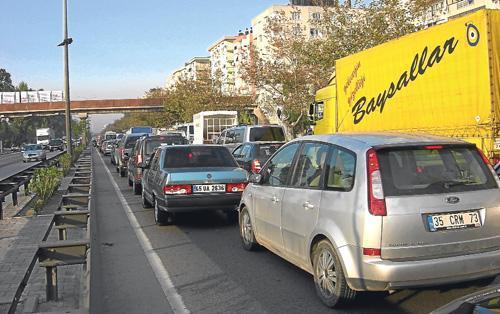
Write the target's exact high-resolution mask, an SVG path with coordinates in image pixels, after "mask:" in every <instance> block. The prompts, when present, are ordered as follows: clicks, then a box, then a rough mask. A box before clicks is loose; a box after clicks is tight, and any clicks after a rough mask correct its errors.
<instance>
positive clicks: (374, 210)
mask: <svg viewBox="0 0 500 314" xmlns="http://www.w3.org/2000/svg"><path fill="white" fill-rule="evenodd" d="M366 155H367V168H368V211H369V212H370V214H372V215H374V216H386V215H387V209H386V207H385V198H384V189H383V187H382V175H381V173H380V166H379V163H378V158H377V152H376V151H375V150H374V149H370V150H369V151H368V152H367V153H366Z"/></svg>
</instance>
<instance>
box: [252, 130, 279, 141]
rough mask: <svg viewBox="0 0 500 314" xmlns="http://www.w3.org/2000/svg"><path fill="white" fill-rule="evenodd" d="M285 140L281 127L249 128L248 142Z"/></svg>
mask: <svg viewBox="0 0 500 314" xmlns="http://www.w3.org/2000/svg"><path fill="white" fill-rule="evenodd" d="M284 140H285V133H283V129H282V128H281V127H273V126H269V127H256V128H251V129H250V142H259V141H268V142H270V141H273V142H274V141H276V142H281V141H284Z"/></svg>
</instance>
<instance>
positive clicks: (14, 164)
mask: <svg viewBox="0 0 500 314" xmlns="http://www.w3.org/2000/svg"><path fill="white" fill-rule="evenodd" d="M56 154H58V152H47V158H50V157H52V156H54V155H56ZM22 156H23V155H22V154H21V153H11V154H5V155H0V181H1V180H3V179H5V178H7V177H9V176H11V175H13V174H15V173H17V172H19V171H22V170H24V169H27V168H29V167H31V166H33V165H35V164H36V163H39V162H33V161H32V162H27V163H24V162H23V157H22Z"/></svg>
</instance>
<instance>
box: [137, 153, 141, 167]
mask: <svg viewBox="0 0 500 314" xmlns="http://www.w3.org/2000/svg"><path fill="white" fill-rule="evenodd" d="M136 161H137V163H136V165H138V164H140V163H141V162H142V154H139V155H137V160H136Z"/></svg>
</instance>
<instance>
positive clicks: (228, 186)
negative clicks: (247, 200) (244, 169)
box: [226, 182, 247, 193]
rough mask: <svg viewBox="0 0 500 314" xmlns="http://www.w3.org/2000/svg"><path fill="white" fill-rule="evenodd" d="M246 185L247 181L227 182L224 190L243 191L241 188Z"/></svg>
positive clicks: (230, 191) (229, 191)
mask: <svg viewBox="0 0 500 314" xmlns="http://www.w3.org/2000/svg"><path fill="white" fill-rule="evenodd" d="M246 187H247V183H245V182H241V183H228V184H226V192H228V193H236V192H243V190H245V188H246Z"/></svg>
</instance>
